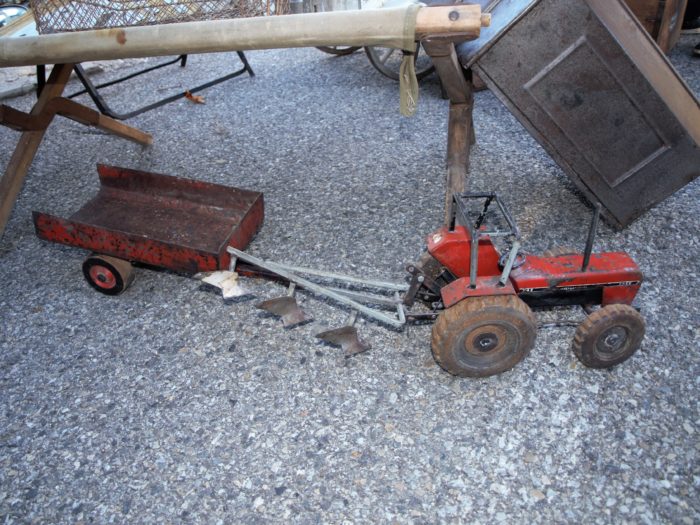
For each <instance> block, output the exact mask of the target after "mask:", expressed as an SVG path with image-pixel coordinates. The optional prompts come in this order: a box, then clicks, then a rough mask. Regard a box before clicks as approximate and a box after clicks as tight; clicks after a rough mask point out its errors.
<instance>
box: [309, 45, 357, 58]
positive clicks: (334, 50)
mask: <svg viewBox="0 0 700 525" xmlns="http://www.w3.org/2000/svg"><path fill="white" fill-rule="evenodd" d="M316 49H318V50H319V51H323V52H324V53H328V54H329V55H335V56H339V57H342V56H345V55H352V54H353V53H354V52H355V51H357V50H358V49H360V48H359V47H357V46H317V47H316Z"/></svg>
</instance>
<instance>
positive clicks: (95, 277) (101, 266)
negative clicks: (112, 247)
mask: <svg viewBox="0 0 700 525" xmlns="http://www.w3.org/2000/svg"><path fill="white" fill-rule="evenodd" d="M83 275H84V276H85V280H86V281H87V282H88V284H89V285H90V286H92V287H93V288H94V289H95V290H97V291H98V292H100V293H103V294H105V295H119V294H120V293H122V292H123V291H124V290H126V289H127V288H128V287H129V284H131V281H133V267H132V266H131V263H129V262H128V261H124V260H122V259H117V258H116V257H109V256H107V255H94V254H93V255H91V256H90V257H88V258H87V259H85V262H83Z"/></svg>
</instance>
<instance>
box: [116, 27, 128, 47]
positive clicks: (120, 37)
mask: <svg viewBox="0 0 700 525" xmlns="http://www.w3.org/2000/svg"><path fill="white" fill-rule="evenodd" d="M117 42H118V43H119V44H122V45H124V44H126V31H124V30H123V29H120V30H119V31H117Z"/></svg>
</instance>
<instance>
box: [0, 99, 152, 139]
mask: <svg viewBox="0 0 700 525" xmlns="http://www.w3.org/2000/svg"><path fill="white" fill-rule="evenodd" d="M54 115H61V116H62V117H66V118H69V119H71V120H74V121H76V122H79V123H81V124H84V125H86V126H94V127H96V128H99V129H103V130H105V131H108V132H110V133H112V134H113V135H117V136H119V137H122V138H125V139H128V140H133V141H134V142H137V143H139V144H143V145H144V146H147V145H150V144H152V143H153V137H151V135H149V134H148V133H144V132H143V131H141V130H139V129H136V128H134V127H131V126H128V125H127V124H123V123H121V122H118V121H117V120H114V119H113V118H110V117H108V116H106V115H103V114H102V113H100V112H99V111H95V110H94V109H91V108H88V107H86V106H83V105H82V104H79V103H78V102H74V101H72V100H69V99H67V98H63V97H56V98H54V99H52V100H50V101H49V102H48V104H46V107H45V109H44V111H43V112H42V113H41V114H39V115H31V114H27V113H24V112H22V111H17V110H16V109H13V108H11V107H9V106H5V105H3V106H0V124H2V125H4V126H7V127H10V128H12V129H16V130H20V131H40V130H45V129H46V128H47V127H48V126H49V124H50V123H51V121H52V120H53V117H54Z"/></svg>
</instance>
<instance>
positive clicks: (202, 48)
mask: <svg viewBox="0 0 700 525" xmlns="http://www.w3.org/2000/svg"><path fill="white" fill-rule="evenodd" d="M416 13H417V14H416ZM489 21H490V18H489V15H483V16H482V14H481V7H480V6H479V5H454V6H442V7H417V6H416V5H409V6H403V7H392V8H384V9H368V10H357V11H335V12H328V13H308V14H301V15H285V16H273V17H254V18H236V19H227V20H209V21H204V22H183V23H177V24H165V25H155V26H135V27H123V28H113V29H99V30H93V31H78V32H74V33H56V34H50V35H40V36H38V37H24V38H21V39H14V38H7V39H0V67H9V66H22V65H34V64H54V63H65V62H72V63H76V62H86V61H90V60H111V59H117V58H137V57H147V56H164V55H181V54H194V53H213V52H218V51H246V50H250V49H275V48H287V47H313V46H348V45H349V46H352V45H356V46H385V47H394V48H397V49H401V48H404V47H406V45H407V40H408V41H409V42H410V41H411V40H412V39H420V38H421V37H422V36H423V35H427V34H449V35H453V36H459V37H460V38H461V39H462V40H469V39H472V38H476V37H477V36H478V35H479V33H480V30H481V26H482V24H488V23H489ZM414 28H415V34H412V31H413V30H414ZM408 47H409V48H410V47H411V45H410V43H409V45H408Z"/></svg>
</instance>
